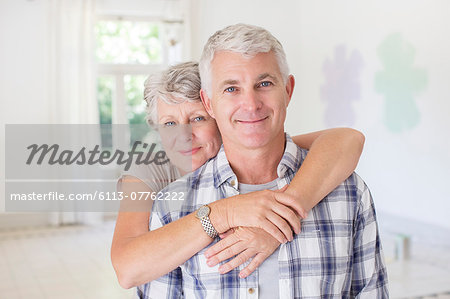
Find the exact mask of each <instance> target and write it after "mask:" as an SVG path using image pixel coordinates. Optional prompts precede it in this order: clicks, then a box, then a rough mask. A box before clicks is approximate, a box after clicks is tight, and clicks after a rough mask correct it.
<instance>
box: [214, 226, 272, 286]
mask: <svg viewBox="0 0 450 299" xmlns="http://www.w3.org/2000/svg"><path fill="white" fill-rule="evenodd" d="M221 237H224V238H223V239H222V240H221V241H219V242H218V243H216V244H214V245H213V246H211V247H210V248H208V249H207V250H206V251H205V256H206V258H207V261H206V263H207V264H208V266H210V267H213V266H215V265H217V264H218V263H220V262H222V261H224V260H226V259H229V258H231V257H233V256H235V255H237V256H236V257H235V258H233V259H232V260H231V261H229V262H227V263H225V264H223V265H221V266H220V267H219V272H220V273H221V274H224V273H227V272H229V271H231V270H233V269H234V268H236V267H238V266H240V265H242V264H243V263H245V262H246V261H248V260H249V259H250V258H252V257H253V259H252V260H251V262H250V263H249V264H248V265H247V267H245V268H244V269H242V271H241V272H240V273H239V277H240V278H245V277H247V276H248V275H250V274H251V273H252V272H253V271H255V269H256V268H257V267H258V266H259V265H261V263H262V262H263V261H264V260H265V259H266V258H268V257H269V256H270V255H271V254H272V253H273V252H274V251H275V249H277V248H278V246H279V245H280V242H278V241H277V240H276V239H275V238H273V237H272V236H271V235H270V234H268V233H267V232H266V231H264V230H262V229H259V228H253V227H238V228H236V229H233V230H230V231H229V232H227V233H226V234H225V236H223V235H222V236H221Z"/></svg>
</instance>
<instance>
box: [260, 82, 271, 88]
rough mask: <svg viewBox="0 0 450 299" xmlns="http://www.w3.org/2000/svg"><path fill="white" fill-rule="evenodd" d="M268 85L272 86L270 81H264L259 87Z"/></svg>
mask: <svg viewBox="0 0 450 299" xmlns="http://www.w3.org/2000/svg"><path fill="white" fill-rule="evenodd" d="M270 85H272V82H270V81H264V82H261V84H260V86H262V87H268V86H270Z"/></svg>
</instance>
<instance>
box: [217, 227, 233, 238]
mask: <svg viewBox="0 0 450 299" xmlns="http://www.w3.org/2000/svg"><path fill="white" fill-rule="evenodd" d="M232 233H234V228H231V229H229V230H227V231H226V232H224V233H222V234H219V237H220V238H221V239H225V238H226V237H228V236H229V235H231V234H232Z"/></svg>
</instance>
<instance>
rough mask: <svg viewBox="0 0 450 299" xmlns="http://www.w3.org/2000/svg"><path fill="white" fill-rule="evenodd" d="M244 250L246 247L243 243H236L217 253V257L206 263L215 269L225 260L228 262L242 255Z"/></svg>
mask: <svg viewBox="0 0 450 299" xmlns="http://www.w3.org/2000/svg"><path fill="white" fill-rule="evenodd" d="M244 249H245V245H244V244H243V242H238V243H235V244H233V245H231V246H230V247H228V248H225V249H224V250H222V251H221V252H219V253H217V254H216V255H214V256H212V257H210V258H209V259H208V260H207V261H206V263H207V264H208V266H210V267H214V266H215V265H217V264H218V263H220V262H223V261H224V260H227V259H229V258H231V257H233V256H235V255H236V254H239V253H241V252H242V251H243V250H244Z"/></svg>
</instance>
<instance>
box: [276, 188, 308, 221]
mask: <svg viewBox="0 0 450 299" xmlns="http://www.w3.org/2000/svg"><path fill="white" fill-rule="evenodd" d="M274 196H275V199H276V200H277V201H278V202H279V203H281V204H283V205H285V206H287V207H289V208H291V209H292V210H294V211H295V212H296V213H297V214H298V215H300V216H301V217H302V218H303V219H304V218H306V217H307V216H308V213H307V212H306V210H305V209H304V208H303V207H302V206H301V205H300V204H299V203H298V202H297V200H296V198H295V197H294V196H292V195H289V194H286V193H278V192H275V193H274Z"/></svg>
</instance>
